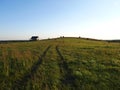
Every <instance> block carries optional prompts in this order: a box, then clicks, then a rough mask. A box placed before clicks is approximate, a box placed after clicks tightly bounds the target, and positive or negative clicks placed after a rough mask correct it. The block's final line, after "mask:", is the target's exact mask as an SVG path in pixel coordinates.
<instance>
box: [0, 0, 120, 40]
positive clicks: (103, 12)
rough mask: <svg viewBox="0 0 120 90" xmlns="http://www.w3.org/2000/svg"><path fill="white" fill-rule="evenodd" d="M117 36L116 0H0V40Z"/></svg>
mask: <svg viewBox="0 0 120 90" xmlns="http://www.w3.org/2000/svg"><path fill="white" fill-rule="evenodd" d="M32 35H38V36H39V37H40V38H48V37H58V36H76V37H78V36H82V37H90V38H97V39H120V0H0V40H3V39H4V40H5V39H29V38H30V37H31V36H32Z"/></svg>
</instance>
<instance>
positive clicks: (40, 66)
mask: <svg viewBox="0 0 120 90" xmlns="http://www.w3.org/2000/svg"><path fill="white" fill-rule="evenodd" d="M49 46H50V47H49ZM119 82H120V43H108V42H105V41H93V40H86V39H81V38H61V39H52V40H42V41H36V42H16V43H7V44H0V90H14V89H15V90H119V89H120V83H119Z"/></svg>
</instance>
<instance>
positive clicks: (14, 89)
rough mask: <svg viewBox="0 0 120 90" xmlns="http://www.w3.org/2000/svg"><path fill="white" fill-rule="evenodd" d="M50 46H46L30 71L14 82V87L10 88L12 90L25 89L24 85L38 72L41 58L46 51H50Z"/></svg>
mask: <svg viewBox="0 0 120 90" xmlns="http://www.w3.org/2000/svg"><path fill="white" fill-rule="evenodd" d="M50 47H51V46H48V47H47V48H46V49H45V51H44V52H43V54H42V55H41V56H40V57H39V60H38V61H37V62H36V63H34V64H33V65H32V67H31V69H30V71H28V72H26V73H25V74H24V75H23V76H22V77H20V78H19V79H18V80H16V81H15V82H14V85H13V87H12V90H24V89H25V87H26V84H27V82H28V80H29V79H31V78H32V76H33V75H34V74H35V73H36V71H37V70H38V68H39V66H40V65H41V63H42V61H43V57H45V55H46V53H47V51H48V50H49V49H50Z"/></svg>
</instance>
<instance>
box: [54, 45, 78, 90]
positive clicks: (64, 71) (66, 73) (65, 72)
mask: <svg viewBox="0 0 120 90" xmlns="http://www.w3.org/2000/svg"><path fill="white" fill-rule="evenodd" d="M56 51H57V53H58V55H59V56H60V60H59V67H60V72H61V75H62V76H63V78H62V79H61V83H62V84H64V85H65V86H67V85H68V86H69V85H70V86H71V87H73V88H76V89H77V85H76V84H75V76H74V75H73V74H72V72H73V71H72V70H71V69H70V68H69V67H68V64H67V62H66V61H65V59H64V57H63V55H62V54H61V52H60V51H59V48H58V46H56ZM76 89H75V90H76Z"/></svg>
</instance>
